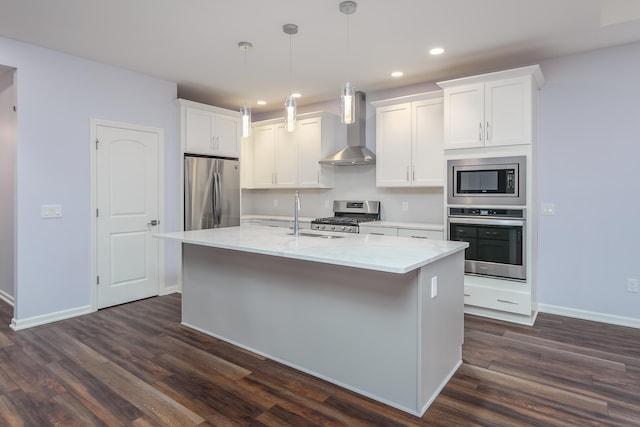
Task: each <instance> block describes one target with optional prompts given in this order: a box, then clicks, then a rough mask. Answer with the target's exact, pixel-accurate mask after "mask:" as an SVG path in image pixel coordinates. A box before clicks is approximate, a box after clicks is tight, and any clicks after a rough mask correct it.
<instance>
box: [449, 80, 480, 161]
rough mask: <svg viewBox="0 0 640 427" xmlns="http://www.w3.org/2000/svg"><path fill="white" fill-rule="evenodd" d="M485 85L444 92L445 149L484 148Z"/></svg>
mask: <svg viewBox="0 0 640 427" xmlns="http://www.w3.org/2000/svg"><path fill="white" fill-rule="evenodd" d="M484 127H485V125H484V84H483V83H478V84H472V85H466V86H460V87H455V88H449V89H445V90H444V148H445V149H453V148H473V147H483V146H484Z"/></svg>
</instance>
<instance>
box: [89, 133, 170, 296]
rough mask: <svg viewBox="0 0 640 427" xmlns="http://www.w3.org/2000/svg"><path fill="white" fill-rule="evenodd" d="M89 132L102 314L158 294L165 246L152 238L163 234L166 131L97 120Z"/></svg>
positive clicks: (95, 275)
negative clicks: (160, 233)
mask: <svg viewBox="0 0 640 427" xmlns="http://www.w3.org/2000/svg"><path fill="white" fill-rule="evenodd" d="M91 128H92V144H93V145H94V147H93V149H92V153H94V155H93V156H92V157H93V158H92V178H93V182H92V190H93V191H94V194H93V197H92V201H93V202H94V204H95V206H93V208H94V209H95V210H94V212H95V215H96V216H95V221H94V224H95V226H94V228H93V230H92V232H93V233H92V234H93V236H94V240H93V244H92V248H93V250H94V254H93V255H94V257H92V258H93V259H94V260H95V265H94V266H93V268H92V275H93V277H94V283H96V287H95V288H96V291H95V292H94V298H93V301H94V307H95V308H97V309H98V308H105V307H109V306H113V305H117V304H122V303H125V302H130V301H135V300H138V299H142V298H147V297H150V296H155V295H159V293H160V289H161V286H160V285H161V281H162V278H163V274H162V273H161V265H162V263H161V251H160V245H161V243H160V241H159V240H157V239H154V238H152V237H151V236H152V234H153V233H157V232H161V231H162V229H161V227H162V218H161V217H160V214H161V212H162V209H161V206H162V191H161V190H162V185H161V183H162V179H161V177H162V175H163V174H162V165H163V155H162V152H163V150H162V146H163V131H162V129H155V128H151V129H150V128H145V127H139V126H131V125H127V124H120V123H110V122H98V121H92V126H91ZM153 221H157V225H153ZM94 273H95V274H94Z"/></svg>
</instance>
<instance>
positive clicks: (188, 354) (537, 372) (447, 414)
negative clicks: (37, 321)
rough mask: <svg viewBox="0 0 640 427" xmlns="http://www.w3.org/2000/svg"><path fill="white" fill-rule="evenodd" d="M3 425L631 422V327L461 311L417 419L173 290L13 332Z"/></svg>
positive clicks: (635, 333)
mask: <svg viewBox="0 0 640 427" xmlns="http://www.w3.org/2000/svg"><path fill="white" fill-rule="evenodd" d="M11 316H12V308H11V307H9V306H8V305H6V304H4V303H2V302H0V425H1V426H35V427H41V426H50V425H55V426H180V427H187V426H475V425H482V426H639V425H640V330H637V329H632V328H624V327H616V326H611V325H604V324H600V323H594V322H587V321H582V320H576V319H569V318H564V317H559V316H552V315H545V314H541V315H540V316H539V317H538V320H537V322H536V324H535V326H534V327H526V326H520V325H513V324H508V323H503V322H499V321H494V320H488V319H483V318H480V317H474V316H466V317H465V344H464V347H463V359H464V364H463V365H462V366H461V367H460V369H459V370H458V372H457V373H456V375H455V376H454V378H453V379H452V380H451V381H450V382H449V384H448V385H447V386H446V387H445V389H444V390H443V391H442V393H441V394H440V395H439V396H438V398H437V399H436V401H435V402H434V403H433V404H432V405H431V407H430V408H429V410H428V411H427V412H426V414H425V415H424V416H423V417H422V418H417V417H414V416H411V415H408V414H405V413H403V412H401V411H398V410H396V409H393V408H390V407H388V406H386V405H383V404H380V403H377V402H374V401H372V400H370V399H367V398H363V397H361V396H358V395H356V394H354V393H351V392H349V391H346V390H344V389H342V388H340V387H337V386H334V385H332V384H329V383H326V382H324V381H322V380H319V379H316V378H314V377H311V376H309V375H306V374H303V373H301V372H298V371H295V370H294V369H291V368H288V367H286V366H283V365H280V364H278V363H276V362H273V361H271V360H267V359H264V358H263V357H260V356H257V355H255V354H252V353H250V352H247V351H244V350H241V349H238V348H236V347H234V346H232V345H230V344H227V343H225V342H222V341H220V340H217V339H215V338H212V337H209V336H206V335H204V334H201V333H199V332H196V331H193V330H190V329H188V328H185V327H183V326H181V325H180V295H179V294H173V295H168V296H162V297H157V298H151V299H147V300H143V301H138V302H134V303H130V304H125V305H121V306H117V307H112V308H109V309H105V310H101V311H99V312H97V313H93V314H90V315H86V316H82V317H77V318H74V319H69V320H65V321H60V322H56V323H53V324H50V325H45V326H40V327H35V328H32V329H28V330H24V331H20V332H14V331H11V330H10V328H9V327H8V325H9V323H10V320H11Z"/></svg>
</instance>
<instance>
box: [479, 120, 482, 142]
mask: <svg viewBox="0 0 640 427" xmlns="http://www.w3.org/2000/svg"><path fill="white" fill-rule="evenodd" d="M478 140H479V141H480V142H482V122H480V123H479V125H478Z"/></svg>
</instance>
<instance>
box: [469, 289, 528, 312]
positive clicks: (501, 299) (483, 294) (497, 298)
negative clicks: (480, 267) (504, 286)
mask: <svg viewBox="0 0 640 427" xmlns="http://www.w3.org/2000/svg"><path fill="white" fill-rule="evenodd" d="M464 303H465V304H466V305H474V306H477V307H483V308H490V309H493V310H500V311H507V312H510V313H517V314H526V315H530V314H531V295H530V294H529V293H528V292H518V291H508V290H501V289H491V288H485V287H482V286H475V285H465V286H464Z"/></svg>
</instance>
